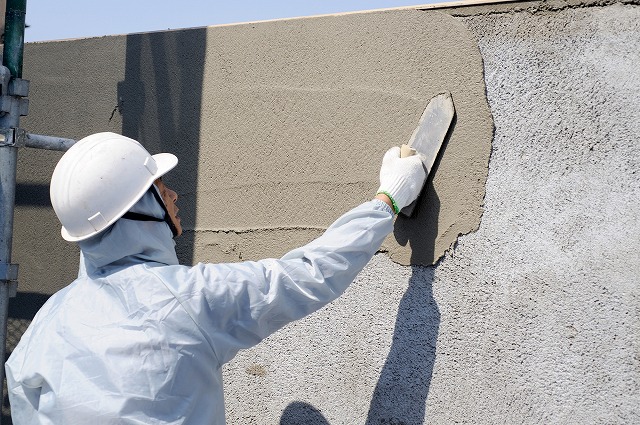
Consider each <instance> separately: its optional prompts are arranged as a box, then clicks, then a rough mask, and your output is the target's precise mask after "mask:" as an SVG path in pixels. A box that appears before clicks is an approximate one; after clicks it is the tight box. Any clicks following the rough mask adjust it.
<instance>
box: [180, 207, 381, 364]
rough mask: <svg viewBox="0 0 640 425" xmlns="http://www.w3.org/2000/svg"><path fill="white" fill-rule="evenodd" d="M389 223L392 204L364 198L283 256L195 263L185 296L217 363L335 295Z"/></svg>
mask: <svg viewBox="0 0 640 425" xmlns="http://www.w3.org/2000/svg"><path fill="white" fill-rule="evenodd" d="M392 230H393V212H392V210H391V208H389V206H388V205H387V204H385V203H384V202H382V201H379V200H373V201H370V202H366V203H364V204H362V205H360V206H358V207H356V208H354V209H352V210H351V211H349V212H347V213H346V214H344V215H343V216H342V217H340V218H339V219H338V220H336V221H335V222H334V223H333V224H332V225H331V226H330V227H329V228H328V229H327V230H326V231H325V232H324V233H323V234H322V235H321V236H320V237H318V238H317V239H316V240H314V241H312V242H311V243H309V244H307V245H305V246H303V247H301V248H297V249H294V250H293V251H291V252H289V253H287V254H286V255H284V256H283V257H282V258H280V259H267V260H262V261H256V262H243V263H231V264H198V265H196V266H194V267H193V268H191V269H189V272H188V273H189V274H190V276H188V277H187V276H185V278H187V279H189V280H190V281H191V282H192V283H191V285H190V287H191V290H189V291H187V293H186V294H185V293H182V294H181V295H180V298H181V299H180V301H181V304H182V305H183V306H184V307H185V308H187V309H189V310H191V311H190V312H189V313H190V314H191V316H192V317H193V318H194V320H195V321H196V322H197V324H198V326H199V327H200V329H201V331H202V332H203V334H205V337H206V338H207V339H208V340H209V344H211V346H212V349H213V351H214V352H215V354H216V356H217V358H218V361H219V362H220V364H223V363H226V362H227V361H229V360H231V359H232V358H233V356H235V354H236V353H237V352H238V350H240V349H243V348H248V347H251V346H253V345H255V344H257V343H258V342H260V341H261V340H262V339H264V338H266V337H267V336H269V335H270V334H272V333H273V332H275V331H276V330H278V329H280V328H281V327H283V326H284V325H286V324H287V323H290V322H292V321H294V320H297V319H300V318H302V317H304V316H306V315H308V314H310V313H312V312H314V311H316V310H318V309H320V308H321V307H323V306H325V305H326V304H328V303H329V302H331V301H333V300H334V299H336V298H338V297H339V296H340V295H341V294H342V293H343V292H344V291H345V290H346V288H347V287H348V286H349V285H350V284H351V282H352V281H353V280H354V279H355V277H356V276H357V274H358V273H359V272H360V271H361V270H362V269H363V268H364V266H365V265H366V264H367V263H368V262H369V260H370V259H371V257H372V256H373V255H374V254H375V253H376V251H377V250H378V248H379V247H380V245H381V244H382V241H383V240H384V239H385V237H386V236H387V235H388V234H389V233H391V231H392Z"/></svg>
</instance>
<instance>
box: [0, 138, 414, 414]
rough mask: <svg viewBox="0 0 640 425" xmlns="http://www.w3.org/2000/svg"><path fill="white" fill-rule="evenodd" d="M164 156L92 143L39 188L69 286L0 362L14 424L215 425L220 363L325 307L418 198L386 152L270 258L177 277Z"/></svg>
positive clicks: (403, 164)
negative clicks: (371, 179)
mask: <svg viewBox="0 0 640 425" xmlns="http://www.w3.org/2000/svg"><path fill="white" fill-rule="evenodd" d="M177 162H178V160H177V158H176V157H175V156H174V155H172V154H169V153H161V154H157V155H153V156H152V155H151V154H149V153H148V152H147V150H146V149H145V148H144V147H143V146H142V145H141V144H140V143H138V142H137V141H135V140H133V139H129V138H127V137H124V136H121V135H118V134H114V133H97V134H93V135H90V136H88V137H85V138H84V139H82V140H80V141H78V142H77V143H76V144H75V145H74V146H72V147H71V148H70V149H69V150H68V151H67V152H66V153H65V154H64V155H63V156H62V158H61V159H60V161H59V163H58V164H57V166H56V168H55V170H54V172H53V175H52V178H51V188H50V192H51V203H52V205H53V208H54V210H55V212H56V215H57V216H58V218H59V220H60V222H61V223H62V231H61V232H62V237H63V238H64V239H65V240H67V241H73V242H77V243H78V245H79V247H80V252H81V255H80V270H79V273H78V278H77V279H76V280H75V281H73V282H72V283H71V284H70V285H69V286H67V287H65V288H64V289H62V290H60V291H59V292H57V293H56V294H54V295H53V296H51V298H50V299H49V300H48V301H47V302H46V303H45V305H44V306H43V307H42V308H41V309H40V311H39V312H38V313H37V314H36V316H35V317H34V319H33V321H32V322H31V325H30V326H29V328H28V329H27V331H26V332H25V333H24V335H23V336H22V339H21V340H20V343H19V344H18V346H17V347H16V348H15V350H14V351H13V353H12V354H11V357H10V358H9V360H8V361H7V363H6V372H7V374H6V376H7V384H8V391H9V400H10V403H11V412H12V417H13V423H14V425H25V424H60V425H62V424H64V425H72V424H82V425H86V424H92V425H101V424H202V425H211V424H223V423H224V422H225V417H224V402H223V387H222V373H221V369H222V365H223V364H224V363H226V362H228V361H229V360H231V359H232V358H233V357H234V356H235V354H236V353H237V352H238V350H241V349H245V348H249V347H251V346H253V345H255V344H257V343H258V342H260V341H261V340H263V339H264V338H266V337H267V336H269V335H270V334H272V333H273V332H275V331H276V330H278V329H280V328H281V327H283V326H284V325H285V324H287V323H289V322H292V321H294V320H297V319H300V318H302V317H304V316H306V315H308V314H310V313H312V312H314V311H316V310H318V309H319V308H321V307H322V306H324V305H326V304H327V303H329V302H330V301H332V300H334V299H336V298H337V297H338V296H339V295H340V294H342V293H343V292H344V290H345V289H346V288H347V286H348V285H349V284H350V283H351V282H352V281H353V280H354V279H355V277H356V275H357V274H358V273H359V272H360V270H362V268H363V267H364V266H365V265H366V264H367V262H368V261H369V260H370V259H371V257H372V256H373V255H374V254H375V252H376V251H377V250H378V248H379V247H380V245H381V243H382V241H383V240H384V238H385V237H386V236H387V235H388V234H389V233H390V232H391V231H392V229H393V219H394V215H395V213H397V212H398V211H399V210H400V209H401V208H402V207H404V206H405V205H408V204H409V203H411V202H412V201H413V200H414V199H415V198H416V197H417V196H418V194H419V192H420V190H421V187H422V185H423V182H424V180H425V171H424V168H423V166H422V162H421V161H420V158H419V157H418V156H411V157H407V158H400V150H399V148H392V149H390V150H389V151H388V152H387V153H386V154H385V155H384V158H383V161H382V167H381V169H380V188H379V190H378V192H377V194H376V195H375V198H373V199H372V200H371V201H369V202H366V203H364V204H362V205H360V206H357V207H356V208H354V209H352V210H351V211H349V212H347V213H346V214H344V215H343V216H342V217H340V218H338V219H337V221H336V222H335V223H333V224H332V225H331V226H330V227H329V228H328V229H327V230H326V231H325V232H324V234H323V235H321V236H320V237H319V238H317V239H316V240H314V241H312V242H311V243H309V244H308V245H305V246H303V247H301V248H298V249H294V250H293V251H291V252H289V253H287V254H285V255H284V257H282V258H280V259H266V260H262V261H247V262H242V263H232V264H205V263H199V264H197V265H195V266H192V267H188V266H181V265H179V264H178V259H177V257H176V253H175V243H174V239H173V238H174V237H177V236H179V235H180V234H181V232H182V226H181V222H180V218H179V216H178V211H179V209H178V206H177V203H176V201H177V198H178V196H177V195H176V193H175V192H174V191H172V190H171V189H170V188H169V187H168V186H167V185H166V184H165V183H164V182H163V180H162V178H161V177H162V176H163V175H164V174H165V173H167V172H168V171H170V170H171V169H172V168H174V167H175V166H176V164H177Z"/></svg>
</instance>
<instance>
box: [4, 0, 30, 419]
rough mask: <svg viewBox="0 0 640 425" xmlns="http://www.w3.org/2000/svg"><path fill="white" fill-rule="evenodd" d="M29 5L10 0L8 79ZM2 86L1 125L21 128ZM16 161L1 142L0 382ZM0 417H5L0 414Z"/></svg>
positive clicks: (16, 75)
mask: <svg viewBox="0 0 640 425" xmlns="http://www.w3.org/2000/svg"><path fill="white" fill-rule="evenodd" d="M26 9H27V1H26V0H7V9H6V14H5V33H4V51H3V54H2V64H3V66H4V67H6V69H8V71H9V73H10V74H11V77H10V79H7V81H8V80H14V79H20V78H21V77H22V54H23V51H24V22H25V14H26ZM0 12H1V11H0ZM5 72H6V70H5ZM7 81H5V83H6V82H7ZM2 89H3V93H2V94H3V95H4V96H5V100H9V102H7V103H8V104H10V107H9V109H5V111H3V112H2V113H1V114H0V128H2V129H11V128H18V127H19V125H20V105H19V99H18V98H17V97H15V96H12V95H8V87H3V88H2ZM17 162H18V148H17V147H16V146H15V145H10V144H9V145H6V144H5V145H2V144H0V274H2V276H0V344H1V345H0V359H2V367H0V384H2V383H3V382H4V360H5V356H6V341H7V321H8V312H9V298H10V297H11V292H12V282H15V281H16V280H17V265H13V264H11V245H12V241H13V210H14V206H15V191H16V167H17ZM3 392H4V391H3V390H0V396H2V397H0V399H3V400H4V395H3V394H2V393H3ZM0 421H2V416H1V415H0Z"/></svg>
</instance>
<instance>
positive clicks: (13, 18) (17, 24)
mask: <svg viewBox="0 0 640 425" xmlns="http://www.w3.org/2000/svg"><path fill="white" fill-rule="evenodd" d="M26 14H27V0H7V12H6V14H5V24H4V53H3V55H2V64H3V65H4V66H6V67H7V68H9V71H11V76H12V77H15V78H22V54H23V52H24V20H25V15H26Z"/></svg>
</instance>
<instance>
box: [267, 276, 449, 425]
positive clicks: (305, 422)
mask: <svg viewBox="0 0 640 425" xmlns="http://www.w3.org/2000/svg"><path fill="white" fill-rule="evenodd" d="M434 272H435V268H434V267H419V266H417V267H416V266H414V267H413V268H412V275H411V278H410V280H409V288H408V289H407V292H406V293H405V294H404V296H403V297H402V300H401V301H400V306H399V308H398V315H397V318H396V324H395V328H394V332H393V342H392V344H391V350H390V351H389V355H388V356H387V360H386V361H385V364H384V366H383V368H382V372H381V373H380V378H379V379H378V383H377V384H376V388H375V390H374V392H373V397H372V399H371V404H370V406H369V412H368V414H367V421H366V424H367V425H380V424H389V425H391V424H394V425H408V424H422V423H424V420H425V405H426V402H427V397H428V395H429V388H430V386H431V377H432V374H433V366H434V363H435V359H436V343H437V340H438V331H439V328H440V311H439V309H438V305H437V304H436V301H435V300H434V298H433V289H432V285H433V276H434ZM280 425H329V422H328V421H327V419H326V418H325V417H324V416H323V415H322V413H321V412H320V411H319V410H318V409H316V408H315V407H313V406H312V405H310V404H308V403H305V402H300V401H297V402H294V403H291V404H290V405H288V406H287V408H286V409H285V410H284V412H283V413H282V416H281V418H280Z"/></svg>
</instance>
